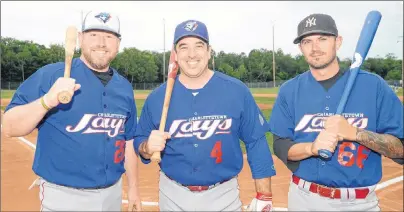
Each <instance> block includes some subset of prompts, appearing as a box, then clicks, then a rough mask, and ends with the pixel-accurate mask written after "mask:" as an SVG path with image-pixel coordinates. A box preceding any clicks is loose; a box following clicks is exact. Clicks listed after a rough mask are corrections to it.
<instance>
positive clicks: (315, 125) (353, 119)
mask: <svg viewBox="0 0 404 212" xmlns="http://www.w3.org/2000/svg"><path fill="white" fill-rule="evenodd" d="M333 115H334V113H317V114H306V115H304V116H303V117H302V118H301V119H300V121H299V123H298V124H297V125H296V128H295V132H298V131H302V132H320V131H321V130H322V129H324V125H325V121H326V120H327V118H328V117H329V116H333ZM342 116H344V117H345V118H346V119H347V121H348V123H349V124H350V125H352V126H354V127H357V128H361V129H365V128H366V127H367V126H368V118H367V117H365V116H364V115H363V113H343V114H342Z"/></svg>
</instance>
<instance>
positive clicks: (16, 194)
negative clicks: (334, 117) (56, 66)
mask: <svg viewBox="0 0 404 212" xmlns="http://www.w3.org/2000/svg"><path fill="white" fill-rule="evenodd" d="M251 92H252V93H253V95H254V98H255V100H256V102H257V104H258V105H259V107H260V108H261V110H262V112H263V113H264V115H265V117H266V118H267V119H268V118H269V117H270V114H271V109H272V106H273V104H274V102H275V99H276V96H277V92H278V89H251ZM149 93H150V91H135V98H136V105H137V109H138V114H140V113H141V109H142V107H143V104H144V101H145V99H146V97H147V95H148V94H149ZM13 94H14V91H9V90H2V91H1V110H2V113H3V110H4V108H5V106H6V105H7V104H8V103H9V102H10V98H11V97H12V95H13ZM397 95H398V96H399V97H400V99H401V101H403V90H402V89H399V91H398V92H397ZM36 135H37V132H36V130H35V131H34V132H32V133H31V134H29V135H27V136H24V137H19V138H6V137H4V136H3V134H2V135H1V142H2V143H1V203H2V204H1V211H38V210H39V209H40V201H39V193H38V192H39V188H38V187H34V188H32V189H31V190H28V187H29V186H30V185H31V184H32V182H33V181H34V180H35V179H36V178H37V176H36V175H35V174H34V173H33V172H32V169H31V166H32V162H33V157H34V152H35V147H36V146H35V145H36ZM267 140H268V143H269V144H270V146H271V150H272V136H271V134H270V133H268V134H267ZM274 161H275V168H276V171H277V175H276V176H275V177H273V178H272V190H273V193H274V207H275V210H278V211H286V207H287V201H288V200H287V194H288V187H289V182H290V177H291V172H290V171H289V170H288V169H287V168H286V166H285V165H283V163H282V162H280V161H279V159H277V157H276V156H274ZM139 163H140V162H139ZM158 172H159V168H158V165H156V164H149V165H144V164H141V163H140V167H139V179H140V180H139V187H140V193H141V198H142V201H143V208H144V209H145V210H147V211H156V210H158V176H159V175H158ZM238 180H239V184H240V196H241V200H242V202H243V205H247V204H248V203H249V202H250V201H251V199H252V198H254V197H255V191H254V190H255V187H254V181H253V180H252V178H251V172H250V168H249V166H248V163H247V160H246V156H245V157H244V167H243V170H242V171H241V173H240V175H239V176H238ZM126 185H127V184H126V180H125V178H124V187H125V189H126ZM125 189H124V190H123V191H122V192H123V197H124V198H123V199H124V200H123V202H122V205H123V207H122V210H126V203H127V195H126V193H125ZM376 192H377V194H378V196H379V199H380V202H379V204H380V207H381V208H382V211H403V168H402V166H401V165H398V164H396V163H394V162H393V161H392V160H390V159H388V158H383V177H382V180H381V182H380V183H379V184H378V186H377V187H376Z"/></svg>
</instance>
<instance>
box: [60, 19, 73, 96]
mask: <svg viewBox="0 0 404 212" xmlns="http://www.w3.org/2000/svg"><path fill="white" fill-rule="evenodd" d="M76 41H77V29H76V27H74V26H69V27H68V28H67V30H66V38H65V72H64V76H63V77H65V78H70V70H71V68H72V60H73V55H74V49H75V48H76ZM72 96H73V94H72V93H70V92H69V91H62V92H60V93H59V94H58V100H59V102H60V103H62V104H67V103H69V102H70V101H71V100H72Z"/></svg>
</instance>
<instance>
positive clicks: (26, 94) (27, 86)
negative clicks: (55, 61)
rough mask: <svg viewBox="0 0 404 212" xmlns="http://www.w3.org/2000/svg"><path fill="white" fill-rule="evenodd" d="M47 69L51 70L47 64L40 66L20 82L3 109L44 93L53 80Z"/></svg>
mask: <svg viewBox="0 0 404 212" xmlns="http://www.w3.org/2000/svg"><path fill="white" fill-rule="evenodd" d="M49 71H51V70H49V68H48V67H47V66H45V67H42V68H40V69H38V70H37V71H36V72H34V73H33V74H32V75H31V76H30V77H28V78H27V79H26V80H25V81H24V82H22V84H21V85H20V86H19V87H18V88H17V90H16V92H15V93H14V96H13V98H12V99H11V102H10V104H8V105H7V107H6V109H5V111H8V110H10V109H11V108H13V107H16V106H20V105H25V104H28V103H30V102H33V101H35V100H37V99H39V98H40V97H42V96H43V95H45V94H46V93H47V92H48V91H49V89H50V88H51V85H53V83H54V81H55V79H53V77H52V74H49ZM47 72H48V73H47Z"/></svg>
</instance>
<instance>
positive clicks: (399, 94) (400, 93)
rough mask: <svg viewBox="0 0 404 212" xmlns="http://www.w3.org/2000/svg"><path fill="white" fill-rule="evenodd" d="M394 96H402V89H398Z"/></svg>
mask: <svg viewBox="0 0 404 212" xmlns="http://www.w3.org/2000/svg"><path fill="white" fill-rule="evenodd" d="M396 94H397V96H403V88H399V89H398V91H397V93H396Z"/></svg>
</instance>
